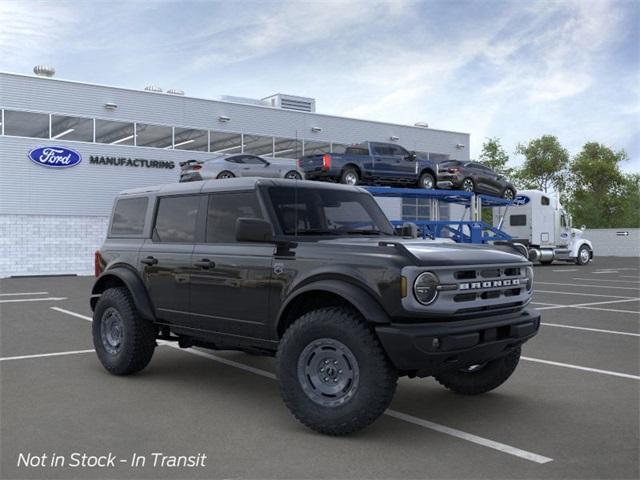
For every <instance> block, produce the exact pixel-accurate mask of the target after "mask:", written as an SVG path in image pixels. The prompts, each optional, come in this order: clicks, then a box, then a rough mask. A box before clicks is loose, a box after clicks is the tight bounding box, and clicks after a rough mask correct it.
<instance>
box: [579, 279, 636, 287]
mask: <svg viewBox="0 0 640 480" xmlns="http://www.w3.org/2000/svg"><path fill="white" fill-rule="evenodd" d="M573 279H574V280H587V281H589V280H593V279H592V278H579V277H573ZM598 281H599V282H613V283H626V284H629V283H640V282H634V281H633V280H609V279H608V278H599V279H598ZM614 286H615V285H614Z"/></svg>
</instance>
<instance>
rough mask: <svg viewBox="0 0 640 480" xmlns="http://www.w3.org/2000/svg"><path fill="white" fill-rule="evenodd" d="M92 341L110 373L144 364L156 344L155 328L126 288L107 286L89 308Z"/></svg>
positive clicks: (125, 371)
mask: <svg viewBox="0 0 640 480" xmlns="http://www.w3.org/2000/svg"><path fill="white" fill-rule="evenodd" d="M92 332H93V345H94V347H95V349H96V353H97V354H98V358H99V359H100V362H101V363H102V365H103V366H104V368H106V369H107V370H108V371H109V372H110V373H112V374H114V375H129V374H132V373H136V372H139V371H140V370H142V369H143V368H144V367H146V366H147V365H148V363H149V361H150V360H151V357H152V356H153V351H154V349H155V347H156V334H157V328H156V327H155V325H153V324H152V323H151V322H149V321H147V320H144V319H143V318H141V317H140V315H139V314H138V312H137V310H136V307H135V305H134V303H133V299H132V298H131V294H130V293H129V290H127V289H126V288H123V287H119V288H109V289H108V290H106V291H105V292H103V294H102V295H101V296H100V299H99V300H98V303H97V304H96V308H95V310H94V312H93V325H92Z"/></svg>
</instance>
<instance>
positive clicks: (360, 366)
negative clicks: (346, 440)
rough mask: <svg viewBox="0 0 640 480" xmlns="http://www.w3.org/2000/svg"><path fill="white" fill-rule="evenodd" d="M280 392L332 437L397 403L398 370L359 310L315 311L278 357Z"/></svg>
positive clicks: (289, 335)
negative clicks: (395, 397)
mask: <svg viewBox="0 0 640 480" xmlns="http://www.w3.org/2000/svg"><path fill="white" fill-rule="evenodd" d="M276 370H277V377H278V381H279V384H280V392H281V394H282V398H283V399H284V402H285V404H286V405H287V407H288V408H289V410H290V411H291V412H292V413H293V415H294V416H295V417H296V418H297V419H298V420H299V421H300V422H301V423H303V424H304V425H306V426H307V427H309V428H311V429H313V430H315V431H317V432H320V433H325V434H328V435H346V434H349V433H353V432H355V431H358V430H361V429H362V428H365V427H366V426H368V425H370V424H371V423H373V422H374V421H375V420H376V419H377V418H378V417H379V416H380V415H382V413H383V412H384V411H385V410H386V408H387V407H388V406H389V404H390V403H391V399H392V398H393V394H394V392H395V389H396V382H397V379H398V374H397V371H396V370H395V368H394V367H393V366H392V365H391V363H390V362H389V360H388V359H387V357H386V356H385V354H384V352H383V351H382V348H381V346H380V344H379V343H378V340H377V339H376V337H375V336H374V335H373V333H372V332H371V330H370V329H369V328H367V326H366V325H365V324H364V323H363V320H362V318H361V317H360V315H359V314H357V313H356V312H354V311H352V310H350V309H346V308H339V307H332V308H323V309H319V310H314V311H312V312H309V313H307V314H305V315H303V316H302V317H300V318H299V319H298V320H296V321H295V323H294V324H293V325H292V326H291V327H289V329H288V330H287V331H286V332H285V334H284V336H283V338H282V340H281V342H280V347H279V349H278V355H277V359H276Z"/></svg>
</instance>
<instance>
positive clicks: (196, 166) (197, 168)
mask: <svg viewBox="0 0 640 480" xmlns="http://www.w3.org/2000/svg"><path fill="white" fill-rule="evenodd" d="M201 168H202V165H194V166H193V167H191V170H200V169H201Z"/></svg>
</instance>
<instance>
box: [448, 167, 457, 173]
mask: <svg viewBox="0 0 640 480" xmlns="http://www.w3.org/2000/svg"><path fill="white" fill-rule="evenodd" d="M459 171H460V169H459V168H458V167H453V168H450V169H449V170H448V172H449V173H458V172H459Z"/></svg>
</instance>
